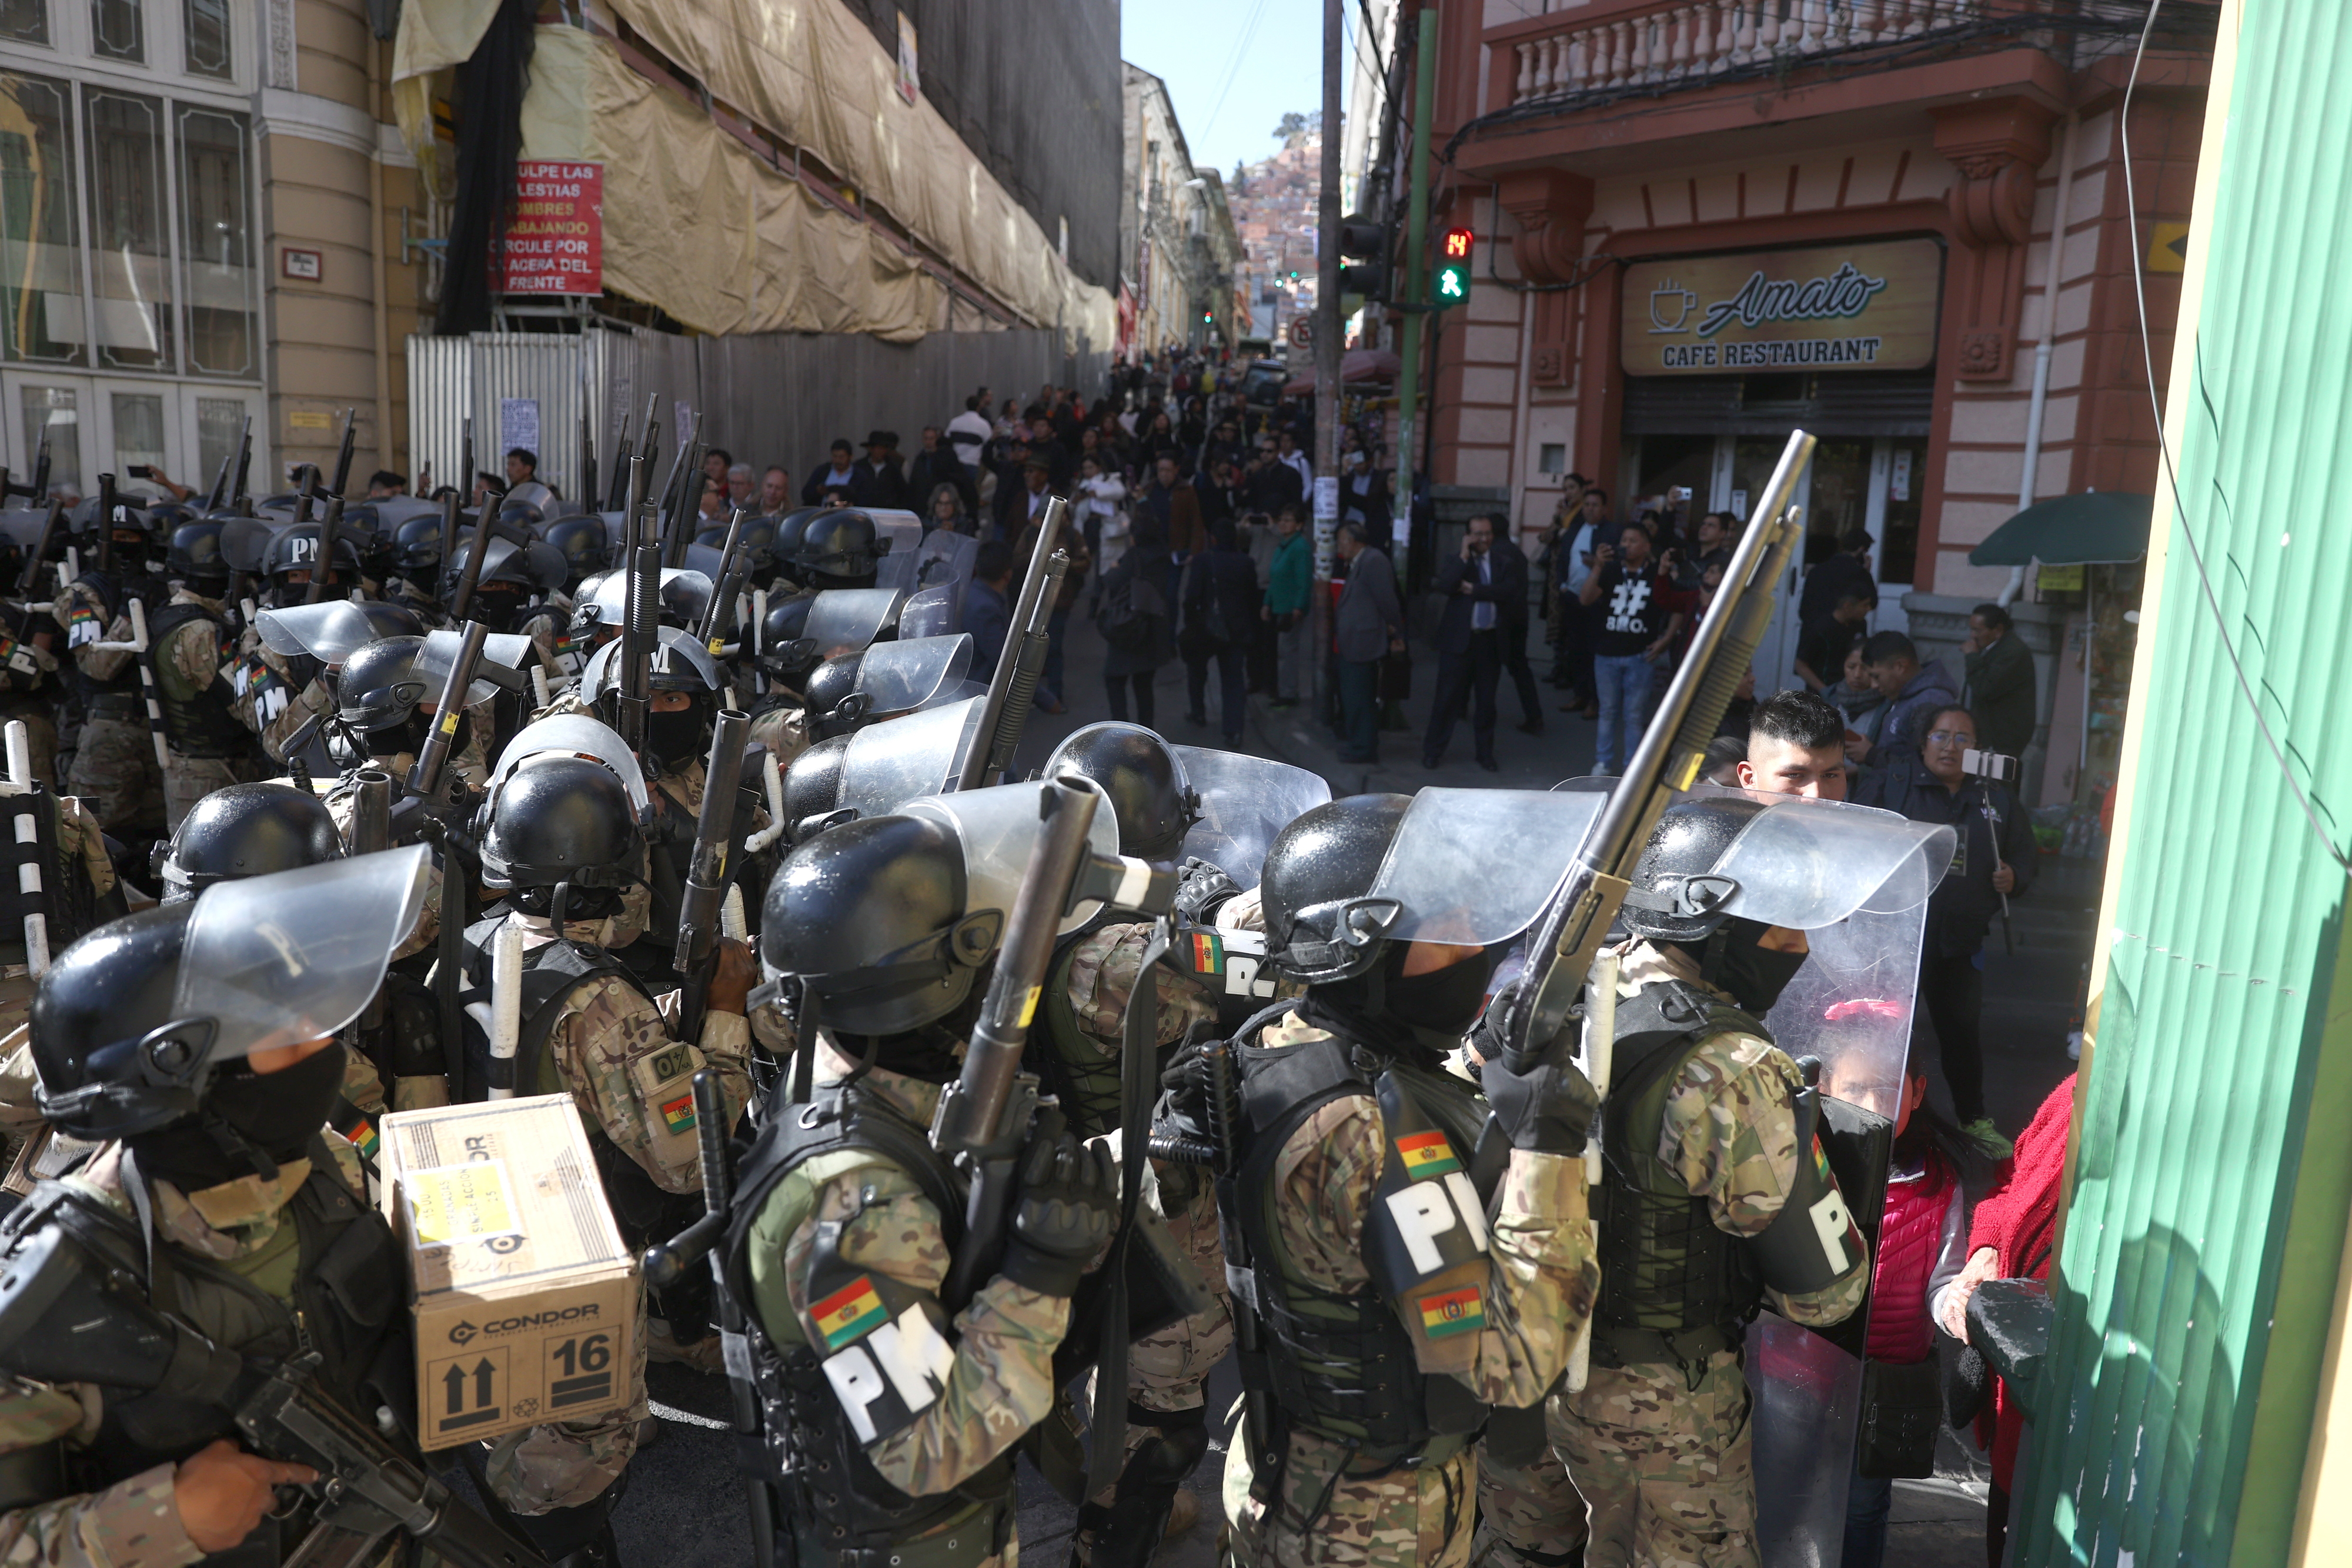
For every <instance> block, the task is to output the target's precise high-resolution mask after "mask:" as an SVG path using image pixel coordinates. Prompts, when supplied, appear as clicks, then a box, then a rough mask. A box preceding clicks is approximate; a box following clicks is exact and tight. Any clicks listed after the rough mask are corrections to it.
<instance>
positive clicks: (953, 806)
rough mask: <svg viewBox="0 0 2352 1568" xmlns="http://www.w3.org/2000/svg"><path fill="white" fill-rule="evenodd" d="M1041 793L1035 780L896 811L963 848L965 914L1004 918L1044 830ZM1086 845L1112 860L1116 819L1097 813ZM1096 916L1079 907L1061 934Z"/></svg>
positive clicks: (1089, 904)
mask: <svg viewBox="0 0 2352 1568" xmlns="http://www.w3.org/2000/svg"><path fill="white" fill-rule="evenodd" d="M942 711H946V710H942ZM1089 782H1091V780H1089ZM1046 787H1047V786H1046V785H1045V783H1044V782H1043V781H1042V780H1036V779H1032V780H1029V781H1028V782H1025V783H1020V784H999V785H996V786H994V787H992V788H991V789H964V790H960V791H958V792H957V793H955V794H952V795H932V796H929V797H926V798H925V799H923V800H910V801H908V803H907V804H905V805H904V806H901V807H900V808H899V809H898V810H899V814H901V815H904V816H908V817H923V818H927V819H929V821H935V822H940V823H942V824H944V825H945V826H946V827H948V828H949V829H950V830H951V831H953V832H954V833H955V835H956V838H957V839H958V840H959V841H961V843H962V845H963V864H964V875H965V877H966V878H967V879H968V885H969V891H968V892H967V894H966V895H965V900H964V907H965V908H966V909H967V910H972V909H1002V910H1003V911H1005V912H1006V913H1007V914H1008V915H1009V914H1010V913H1011V911H1012V909H1013V896H1014V895H1015V894H1018V893H1019V892H1020V891H1021V879H1022V876H1023V875H1024V873H1026V872H1027V871H1028V869H1029V862H1030V861H1031V860H1032V859H1034V857H1035V855H1036V852H1037V842H1038V839H1039V837H1040V835H1041V832H1042V831H1043V829H1044V826H1045V823H1044V821H1043V815H1042V812H1041V810H1040V791H1042V790H1044V789H1045V788H1046ZM1087 845H1088V847H1089V848H1090V849H1092V850H1093V852H1095V853H1097V854H1098V855H1110V856H1115V855H1117V854H1118V818H1117V817H1116V815H1115V814H1114V813H1112V812H1110V811H1108V810H1098V811H1097V812H1096V813H1095V815H1094V822H1093V825H1092V826H1091V827H1090V828H1089V829H1088V831H1087ZM1101 911H1102V904H1101V903H1100V901H1098V900H1094V899H1087V900H1083V901H1081V902H1080V904H1078V906H1077V907H1076V909H1074V910H1072V911H1071V912H1070V913H1069V914H1068V915H1066V916H1064V917H1063V920H1062V923H1061V925H1060V926H1059V930H1060V932H1061V934H1062V935H1063V936H1068V935H1069V934H1070V933H1071V932H1073V931H1076V929H1077V928H1078V927H1079V926H1081V925H1085V924H1086V923H1087V921H1089V920H1091V919H1093V918H1094V917H1095V916H1096V915H1098V914H1100V913H1101Z"/></svg>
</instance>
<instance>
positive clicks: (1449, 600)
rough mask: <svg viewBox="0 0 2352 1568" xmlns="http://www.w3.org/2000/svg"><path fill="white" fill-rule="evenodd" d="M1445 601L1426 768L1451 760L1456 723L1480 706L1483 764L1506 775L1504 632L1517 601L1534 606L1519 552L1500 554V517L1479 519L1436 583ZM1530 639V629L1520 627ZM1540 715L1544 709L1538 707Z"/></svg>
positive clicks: (1424, 749)
mask: <svg viewBox="0 0 2352 1568" xmlns="http://www.w3.org/2000/svg"><path fill="white" fill-rule="evenodd" d="M1431 586H1432V589H1433V591H1434V592H1436V593H1438V594H1440V595H1442V596H1443V597H1444V601H1445V613H1444V615H1443V616H1441V617H1440V618H1439V620H1438V622H1437V700H1436V702H1435V703H1434V704H1433V705H1432V706H1431V707H1430V710H1429V734H1428V736H1427V737H1426V738H1424V739H1423V741H1422V745H1421V765H1422V766H1423V768H1434V767H1436V766H1437V765H1438V764H1439V763H1440V762H1442V761H1444V759H1445V743H1446V742H1447V741H1448V740H1450V739H1452V738H1453V737H1454V721H1455V720H1456V719H1458V718H1460V717H1461V716H1462V710H1463V709H1464V708H1465V707H1472V705H1473V703H1474V702H1475V707H1472V712H1471V716H1470V737H1471V742H1472V744H1473V746H1474V747H1475V748H1476V750H1477V753H1478V766H1479V767H1481V768H1485V769H1486V771H1487V772H1489V773H1494V772H1498V771H1500V764H1498V763H1496V760H1495V685H1496V682H1497V681H1498V680H1499V679H1501V677H1502V674H1503V645H1502V644H1503V628H1504V626H1505V625H1506V624H1507V606H1508V605H1509V604H1510V603H1511V601H1513V600H1515V599H1516V600H1517V601H1518V603H1519V604H1520V605H1521V606H1522V607H1524V606H1525V605H1526V604H1527V601H1528V563H1527V559H1526V558H1525V557H1524V556H1522V555H1520V554H1519V552H1518V551H1517V550H1512V551H1510V552H1509V554H1507V555H1505V554H1502V553H1500V552H1498V551H1497V550H1496V549H1495V519H1494V518H1492V517H1473V518H1471V519H1470V521H1469V522H1468V524H1467V525H1465V528H1464V529H1463V534H1462V549H1461V553H1460V554H1458V555H1457V556H1455V557H1454V559H1452V560H1449V561H1446V562H1444V563H1443V564H1442V565H1440V566H1439V567H1438V569H1437V580H1436V581H1435V582H1434V583H1433V584H1432V585H1431ZM1518 630H1519V634H1520V636H1521V637H1525V636H1526V634H1527V626H1526V622H1525V621H1524V620H1522V621H1521V622H1520V623H1519V628H1518ZM1538 711H1540V710H1538Z"/></svg>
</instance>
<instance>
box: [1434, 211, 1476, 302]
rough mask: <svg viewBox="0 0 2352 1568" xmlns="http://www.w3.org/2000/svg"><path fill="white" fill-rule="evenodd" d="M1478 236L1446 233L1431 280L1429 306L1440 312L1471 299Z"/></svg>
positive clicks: (1466, 232)
mask: <svg viewBox="0 0 2352 1568" xmlns="http://www.w3.org/2000/svg"><path fill="white" fill-rule="evenodd" d="M1476 241H1477V236H1476V235H1474V234H1472V233H1471V232H1470V231H1469V230H1468V229H1447V230H1446V231H1445V235H1444V238H1443V239H1442V240H1441V241H1439V243H1438V247H1437V270H1436V272H1435V273H1434V274H1433V275H1432V277H1431V278H1430V280H1429V303H1430V304H1431V305H1432V306H1433V308H1437V309H1439V310H1444V309H1445V308H1448V307H1450V306H1454V305H1459V304H1461V303H1462V302H1463V301H1464V300H1465V299H1467V298H1470V253H1471V251H1472V250H1473V249H1474V248H1475V246H1476Z"/></svg>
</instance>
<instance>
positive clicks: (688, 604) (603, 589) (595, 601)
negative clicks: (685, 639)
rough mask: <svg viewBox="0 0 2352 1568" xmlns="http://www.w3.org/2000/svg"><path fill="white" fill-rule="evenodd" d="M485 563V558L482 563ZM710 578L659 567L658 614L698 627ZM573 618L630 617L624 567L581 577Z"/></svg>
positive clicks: (612, 620)
mask: <svg viewBox="0 0 2352 1568" xmlns="http://www.w3.org/2000/svg"><path fill="white" fill-rule="evenodd" d="M483 564H484V565H485V566H487V565H488V564H489V563H488V561H485V562H483ZM710 594H711V587H710V579H709V578H708V577H706V576H704V575H703V574H702V573H701V572H698V571H688V570H686V569H685V568H683V567H675V566H666V567H664V568H662V574H661V591H660V595H659V598H660V614H661V618H662V620H663V621H664V622H667V623H668V624H670V625H674V626H699V625H701V624H702V615H703V612H704V611H706V610H708V609H709V607H710ZM572 604H573V611H572V613H573V617H574V619H575V620H578V621H580V622H594V623H595V624H597V625H601V626H618V625H620V624H621V623H622V622H625V621H626V620H627V619H628V618H629V574H628V572H627V570H625V569H624V568H619V567H615V568H614V569H613V570H610V571H602V572H597V573H595V574H594V575H593V576H590V577H586V578H583V579H582V580H581V583H580V592H579V595H578V597H577V598H575V599H574V600H573V601H572Z"/></svg>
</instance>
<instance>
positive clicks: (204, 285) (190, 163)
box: [180, 109, 259, 376]
mask: <svg viewBox="0 0 2352 1568" xmlns="http://www.w3.org/2000/svg"><path fill="white" fill-rule="evenodd" d="M249 188H250V187H249V185H248V183H247V170H246V122H245V117H244V116H243V115H241V114H227V113H224V112H223V111H221V110H213V109H182V110H180V200H181V213H182V215H183V218H184V223H185V228H184V230H183V232H182V235H181V239H180V244H181V251H182V255H183V256H184V258H185V261H186V266H187V279H188V369H189V370H190V371H193V372H194V373H195V374H198V375H207V376H249V375H252V374H254V373H255V371H256V370H257V362H256V360H257V348H256V340H257V338H258V337H259V333H258V331H257V322H256V311H255V305H254V284H255V278H254V269H253V255H252V250H253V214H251V212H250V211H249V210H248V207H249V205H250V204H249V201H248V199H247V191H248V190H249Z"/></svg>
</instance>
